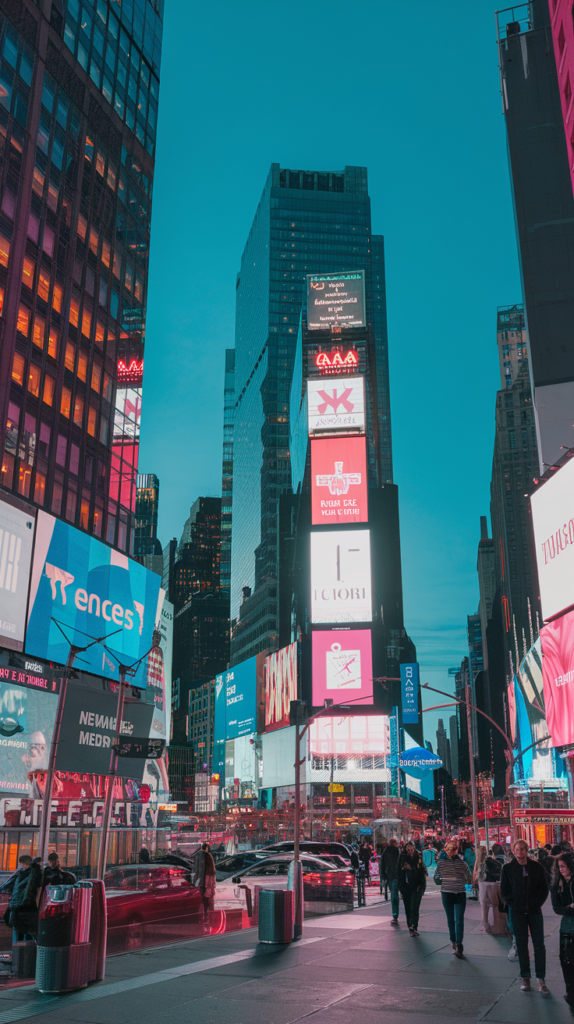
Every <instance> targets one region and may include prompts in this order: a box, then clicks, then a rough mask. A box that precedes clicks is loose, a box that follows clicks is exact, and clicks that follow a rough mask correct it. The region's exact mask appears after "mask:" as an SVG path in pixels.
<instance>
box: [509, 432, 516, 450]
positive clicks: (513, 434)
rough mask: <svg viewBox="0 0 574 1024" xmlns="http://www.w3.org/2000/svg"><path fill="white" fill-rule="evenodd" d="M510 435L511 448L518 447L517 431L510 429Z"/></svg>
mask: <svg viewBox="0 0 574 1024" xmlns="http://www.w3.org/2000/svg"><path fill="white" fill-rule="evenodd" d="M508 437H509V440H510V447H511V448H516V431H514V430H509V431H508Z"/></svg>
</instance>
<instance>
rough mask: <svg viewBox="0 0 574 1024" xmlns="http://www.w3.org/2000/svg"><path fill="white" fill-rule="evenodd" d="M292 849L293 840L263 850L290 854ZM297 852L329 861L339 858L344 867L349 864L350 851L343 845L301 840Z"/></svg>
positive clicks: (269, 852)
mask: <svg viewBox="0 0 574 1024" xmlns="http://www.w3.org/2000/svg"><path fill="white" fill-rule="evenodd" d="M293 848H294V844H293V840H291V841H290V842H287V841H286V842H283V843H274V844H273V846H266V847H265V850H266V851H267V853H268V854H271V853H292V852H293ZM299 850H300V851H301V853H310V854H312V855H313V856H314V857H324V858H326V859H327V860H331V859H332V857H333V856H335V857H339V858H340V859H341V860H342V861H343V863H344V864H345V866H347V865H350V863H351V851H350V850H349V848H348V847H347V846H345V844H344V843H330V842H326V841H325V842H321V841H313V842H312V841H311V840H310V839H303V840H301V842H300V843H299Z"/></svg>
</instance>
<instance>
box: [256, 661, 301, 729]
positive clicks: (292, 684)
mask: <svg viewBox="0 0 574 1024" xmlns="http://www.w3.org/2000/svg"><path fill="white" fill-rule="evenodd" d="M263 680H264V687H265V731H266V732H270V731H271V730H272V729H283V728H284V726H286V725H289V708H290V705H291V701H292V700H297V641H295V642H294V643H292V644H289V645H288V647H282V648H281V650H280V651H275V653H274V654H270V655H269V657H268V658H266V659H265V669H264V673H263Z"/></svg>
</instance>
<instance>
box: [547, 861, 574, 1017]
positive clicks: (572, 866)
mask: <svg viewBox="0 0 574 1024" xmlns="http://www.w3.org/2000/svg"><path fill="white" fill-rule="evenodd" d="M550 896H551V899H552V909H553V911H554V913H555V914H560V916H561V921H560V964H561V967H562V974H563V975H564V984H565V985H566V995H565V996H564V998H565V1000H566V1002H567V1003H568V1006H569V1007H570V1013H571V1014H572V1016H573V1017H574V856H573V855H572V854H571V853H569V852H567V851H564V853H561V854H560V855H559V856H558V857H557V858H556V860H555V861H554V870H553V872H552V885H551V889H550Z"/></svg>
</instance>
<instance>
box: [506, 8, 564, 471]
mask: <svg viewBox="0 0 574 1024" xmlns="http://www.w3.org/2000/svg"><path fill="white" fill-rule="evenodd" d="M571 6H572V5H571V4H567V3H565V2H563V3H562V4H561V6H560V11H558V4H557V3H555V0H552V11H553V14H554V15H555V20H554V24H555V32H556V36H555V38H556V40H557V43H558V45H559V46H560V45H561V46H562V48H563V51H564V52H563V54H562V56H560V55H559V54H554V53H553V49H554V47H553V41H552V28H551V16H550V10H549V6H548V0H531V2H530V3H528V4H520V5H518V6H517V7H513V8H508V9H507V10H505V11H500V12H499V13H498V15H497V25H498V40H499V60H500V75H501V94H502V104H503V111H504V116H505V120H506V129H507V138H508V157H509V164H510V173H511V181H512V192H513V197H514V214H515V223H516V231H517V241H518V252H519V258H520V267H521V276H522V288H523V293H524V308H525V314H526V326H527V332H528V356H529V362H530V381H531V387H532V397H533V401H534V409H535V412H536V427H537V433H538V450H539V458H540V468H541V471H544V469H545V468H546V467H548V466H551V465H553V464H554V463H555V461H556V459H558V458H559V457H560V456H561V454H562V451H561V448H562V446H566V447H574V426H573V424H574V345H573V344H572V324H573V323H574V275H573V274H572V269H571V268H572V265H573V263H574V196H573V193H572V182H571V172H570V164H571V162H572V161H571V155H572V150H571V142H570V141H569V144H568V146H567V142H566V136H565V133H564V122H563V116H562V110H563V106H562V105H563V104H564V106H565V107H566V108H567V109H569V108H570V106H571V98H572V82H573V79H572V78H571V77H570V75H569V72H568V69H566V70H565V71H564V70H563V65H564V63H565V62H566V53H565V50H566V35H565V33H566V31H568V33H569V35H570V34H571V33H572V12H571ZM516 19H518V20H516ZM568 21H569V24H568V25H567V24H566V23H567V22H568ZM561 28H562V29H563V32H562V36H560V29H561ZM571 59H572V58H571V55H568V61H570V60H571ZM557 64H558V66H559V68H560V69H561V70H560V83H559V78H558V74H557V69H556V65H557ZM568 131H569V133H570V134H571V129H568Z"/></svg>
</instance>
